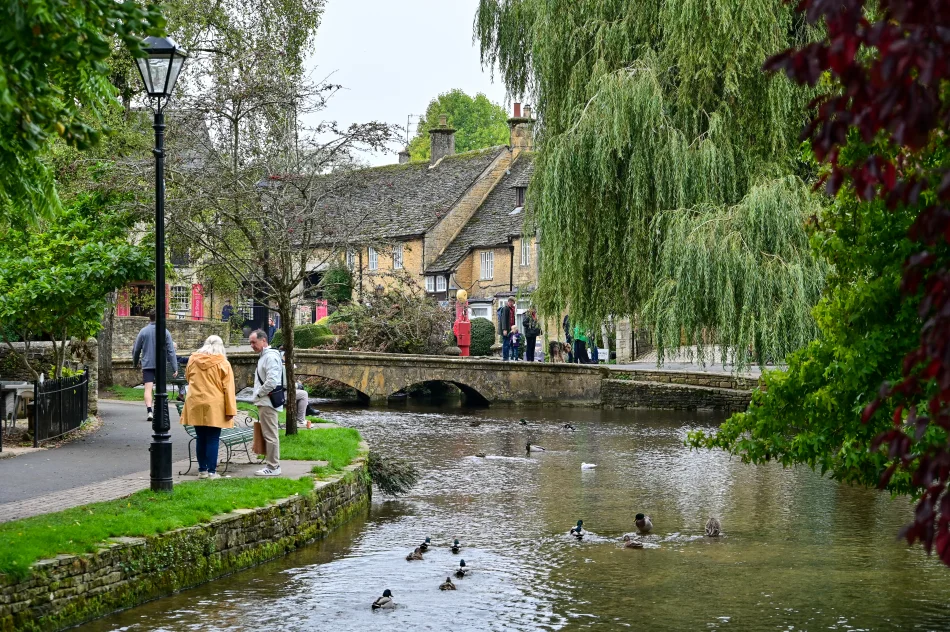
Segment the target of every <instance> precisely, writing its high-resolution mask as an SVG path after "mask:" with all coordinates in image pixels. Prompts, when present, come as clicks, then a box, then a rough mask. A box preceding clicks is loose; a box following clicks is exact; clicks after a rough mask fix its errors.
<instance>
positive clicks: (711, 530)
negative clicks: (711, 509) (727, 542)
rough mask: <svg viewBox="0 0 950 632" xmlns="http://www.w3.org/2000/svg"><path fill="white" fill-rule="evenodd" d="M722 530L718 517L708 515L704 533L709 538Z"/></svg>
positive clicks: (717, 534)
mask: <svg viewBox="0 0 950 632" xmlns="http://www.w3.org/2000/svg"><path fill="white" fill-rule="evenodd" d="M721 532H722V525H721V524H720V523H719V519H718V518H713V517H712V516H710V517H709V520H707V521H706V535H708V536H709V537H710V538H716V537H718V536H719V534H720V533H721Z"/></svg>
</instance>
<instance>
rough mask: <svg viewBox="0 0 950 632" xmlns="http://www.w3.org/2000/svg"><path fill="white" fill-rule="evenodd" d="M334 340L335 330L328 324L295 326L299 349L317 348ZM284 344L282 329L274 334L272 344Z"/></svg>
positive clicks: (295, 338)
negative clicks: (331, 329)
mask: <svg viewBox="0 0 950 632" xmlns="http://www.w3.org/2000/svg"><path fill="white" fill-rule="evenodd" d="M333 341H334V337H333V332H332V331H330V328H329V327H328V326H327V325H318V324H316V323H314V324H312V325H302V326H300V327H294V346H296V347H297V348H298V349H316V348H317V347H322V346H323V345H328V344H331V343H332V342H333ZM283 344H284V332H283V331H282V330H281V329H278V330H277V333H275V334H274V339H273V340H271V346H274V347H279V346H281V345H283Z"/></svg>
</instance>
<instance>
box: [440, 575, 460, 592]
mask: <svg viewBox="0 0 950 632" xmlns="http://www.w3.org/2000/svg"><path fill="white" fill-rule="evenodd" d="M439 590H457V588H456V587H455V584H453V583H452V578H451V577H446V578H445V581H444V582H442V583H441V584H439Z"/></svg>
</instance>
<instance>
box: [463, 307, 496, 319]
mask: <svg viewBox="0 0 950 632" xmlns="http://www.w3.org/2000/svg"><path fill="white" fill-rule="evenodd" d="M468 317H469V320H471V319H473V318H484V319H486V320H491V305H474V306H469V308H468Z"/></svg>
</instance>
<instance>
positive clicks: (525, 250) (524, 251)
mask: <svg viewBox="0 0 950 632" xmlns="http://www.w3.org/2000/svg"><path fill="white" fill-rule="evenodd" d="M530 265H531V240H530V239H527V238H525V237H522V238H521V267H522V268H527V267H528V266H530Z"/></svg>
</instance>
